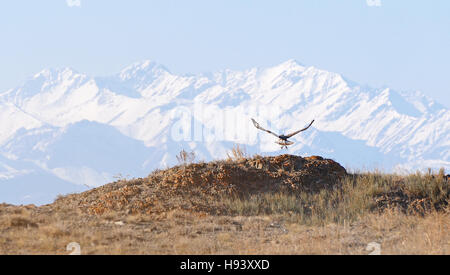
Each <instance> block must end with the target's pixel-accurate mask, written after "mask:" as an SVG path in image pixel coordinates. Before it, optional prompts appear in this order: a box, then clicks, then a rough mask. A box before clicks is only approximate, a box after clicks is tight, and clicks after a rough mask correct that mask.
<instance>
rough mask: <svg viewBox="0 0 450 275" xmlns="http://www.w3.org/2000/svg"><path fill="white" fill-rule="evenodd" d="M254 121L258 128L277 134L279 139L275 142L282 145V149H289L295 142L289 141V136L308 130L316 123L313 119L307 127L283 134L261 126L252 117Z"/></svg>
mask: <svg viewBox="0 0 450 275" xmlns="http://www.w3.org/2000/svg"><path fill="white" fill-rule="evenodd" d="M252 122H253V125H255V127H256V128H257V129H259V130H263V131H265V132H267V133H269V134H272V135H274V136H276V137H277V138H278V141H276V142H275V143H277V144H279V145H281V149H283V148H286V149H287V148H288V146H289V145H292V144H294V142H292V141H289V140H288V138H291V137H293V136H295V135H296V134H298V133H300V132H303V131H306V130H308V128H309V127H311V125H312V124H313V123H314V119H313V121H311V123H310V124H309V125H308V126H307V127H306V128H303V129H301V130H298V131H295V132H293V133H291V134H288V135H284V134H283V135H277V134H275V133H274V132H271V131H269V130H266V129H264V128H263V127H261V126H259V123H258V122H256V121H255V120H254V119H253V118H252Z"/></svg>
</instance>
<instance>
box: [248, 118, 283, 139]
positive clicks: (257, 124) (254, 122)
mask: <svg viewBox="0 0 450 275" xmlns="http://www.w3.org/2000/svg"><path fill="white" fill-rule="evenodd" d="M252 122H253V125H255V127H256V128H257V129H259V130H263V131H265V132H267V133H269V134H272V135H274V136H276V137H279V136H278V135H277V134H275V133H273V132H271V131H269V130H266V129H264V128H263V127H261V126H259V123H258V122H256V121H255V120H254V119H253V118H252Z"/></svg>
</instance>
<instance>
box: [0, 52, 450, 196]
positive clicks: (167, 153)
mask: <svg viewBox="0 0 450 275" xmlns="http://www.w3.org/2000/svg"><path fill="white" fill-rule="evenodd" d="M250 117H254V118H255V119H257V120H258V121H259V122H260V123H261V124H262V125H264V126H265V127H270V128H271V129H272V130H274V131H275V132H280V133H281V132H283V131H291V130H295V129H296V128H299V127H302V126H303V125H305V124H306V123H307V122H309V121H311V120H312V119H316V122H315V124H314V125H313V127H312V128H311V129H310V130H308V131H310V132H307V133H304V134H302V135H299V136H298V137H295V141H296V144H295V145H294V146H292V147H291V149H289V153H292V154H298V155H304V154H320V155H324V156H325V157H329V158H339V159H337V161H339V162H341V163H343V164H344V165H348V166H349V167H351V168H354V169H362V168H366V169H373V168H379V169H382V170H385V171H396V172H399V171H400V172H402V171H403V172H407V171H409V172H411V171H414V170H416V169H425V168H427V167H426V166H431V168H434V169H438V168H440V167H444V168H445V169H447V170H448V169H450V142H449V141H450V111H449V110H448V109H447V108H445V107H444V106H442V105H440V104H439V103H437V102H435V101H433V100H432V99H430V98H429V97H427V96H426V95H424V94H422V93H421V92H419V91H415V92H404V91H395V90H392V89H390V88H370V87H364V86H361V85H358V84H357V83H355V82H349V80H347V79H346V78H345V77H343V76H342V75H340V74H338V73H333V72H328V71H325V70H321V69H317V68H315V67H313V66H305V65H302V64H301V63H300V62H298V61H296V60H292V59H291V60H288V61H286V62H283V63H281V64H278V65H276V66H273V67H269V68H250V69H247V70H244V71H232V70H222V71H219V72H212V73H205V74H195V75H176V74H173V73H171V72H170V71H169V70H168V69H167V68H165V67H164V66H163V65H160V64H158V63H156V62H153V61H150V60H145V61H142V62H136V63H133V64H131V65H130V66H127V67H126V68H124V69H123V70H121V71H120V72H118V73H117V74H114V75H112V76H105V77H92V76H88V75H86V74H83V73H78V72H77V71H75V70H73V69H70V68H60V69H46V70H43V71H41V72H40V73H38V74H35V75H34V76H33V77H31V78H30V79H29V80H28V81H26V82H25V83H24V84H22V85H20V86H18V87H17V88H14V89H10V90H7V91H6V92H3V93H0V118H2V121H6V122H7V123H6V124H5V125H4V126H3V127H2V134H0V155H1V156H3V157H6V158H10V157H11V156H12V155H14V154H13V153H12V152H13V151H14V150H15V147H17V148H19V147H18V146H19V143H18V137H19V136H20V135H19V136H18V133H19V131H22V133H21V135H27V134H28V135H33V130H36V129H39V128H42V127H44V128H45V127H54V131H59V129H64V128H65V127H70V125H84V126H83V127H88V128H89V127H91V126H92V125H96V127H98V129H101V128H102V127H103V126H107V127H111V129H116V130H117V131H118V133H120V134H121V135H123V140H128V139H130V140H136V141H139V142H142V144H143V147H142V150H141V151H142V152H145V153H146V154H148V157H147V158H146V159H143V158H144V157H143V156H141V155H139V158H140V159H141V161H142V162H143V163H146V164H147V165H144V166H145V167H146V169H148V171H147V173H149V172H150V170H151V169H155V168H160V167H167V166H170V165H174V164H176V158H175V156H176V155H177V153H178V152H179V151H181V150H182V149H185V150H193V151H195V152H196V153H197V155H198V156H199V157H200V158H203V159H204V160H205V161H206V160H212V159H218V158H223V157H225V156H226V153H227V150H230V148H231V147H230V146H232V145H233V144H234V143H239V144H243V145H246V146H247V148H248V151H249V153H251V154H253V153H264V154H269V155H270V154H274V153H276V152H279V147H278V145H276V144H274V140H273V139H272V137H271V136H266V135H264V134H263V133H258V132H257V130H256V129H254V128H253V127H252V125H251V124H250V123H249V118H250ZM83 121H88V122H91V123H94V124H89V123H88V124H89V126H87V125H88V124H83ZM80 123H81V124H80ZM20 129H22V130H20ZM89 129H91V131H93V132H96V130H95V127H94V128H89ZM81 130H83V129H81ZM81 130H80V131H81ZM177 131H178V133H177ZM84 133H85V134H84V135H85V136H84V137H82V138H81V139H82V140H85V141H86V144H89V142H88V140H89V131H85V132H84ZM40 138H41V139H40ZM40 138H37V139H36V140H34V141H29V142H28V143H27V144H25V145H24V144H21V145H20V146H22V147H24V148H25V149H24V151H25V152H33V150H34V149H33V148H37V147H36V146H38V143H46V142H47V143H48V142H51V138H49V137H40ZM102 138H103V139H105V140H107V139H108V137H107V136H103V137H102ZM119 139H122V138H119ZM31 140H33V139H31ZM315 144H320V146H316V145H315ZM62 146H64V144H63V145H62ZM86 146H87V145H86ZM89 146H91V147H89V148H86V151H87V152H90V153H91V154H92V155H91V156H89V155H86V158H92V159H95V156H96V154H99V153H100V152H96V148H95V147H96V146H93V145H89ZM115 146H117V147H118V148H116V149H117V150H118V151H121V152H126V148H122V147H120V143H118V144H116V145H115ZM145 148H147V149H148V150H147V149H145ZM354 148H358V150H359V151H363V152H361V154H359V153H358V150H356V151H355V150H354ZM346 152H347V154H346ZM76 153H77V152H75V151H70V150H68V152H67V154H68V155H73V154H76ZM50 157H51V156H50ZM18 158H19V160H20V161H36V160H33V159H29V158H27V159H21V158H20V157H18ZM118 158H120V156H118ZM361 160H364V161H361ZM40 161H41V162H43V163H44V164H45V163H47V160H45V158H44V159H42V158H41V159H40ZM0 162H1V159H0ZM123 162H124V163H126V160H125V159H124V160H123ZM362 162H364V163H362ZM1 164H2V163H0V165H1ZM85 168H86V169H88V170H89V169H91V170H92V171H91V170H89V171H91V172H92V173H94V174H96V175H97V176H100V175H106V174H107V175H106V176H104V177H103V178H104V179H105V181H103V182H99V183H98V185H101V184H104V183H107V182H108V180H111V178H112V176H113V175H112V174H113V172H111V171H109V172H108V173H106V174H105V171H102V170H104V169H103V168H102V169H100V168H97V169H92V168H90V167H87V166H86V167H85V166H83V165H81V164H80V165H79V166H76V167H72V168H71V169H74V170H77V169H79V170H83V169H85ZM53 169H59V170H57V171H61V169H63V170H64V169H66V170H67V169H68V168H67V167H65V166H64V167H60V166H58V165H57V164H56V165H55V166H54V167H53ZM125 170H130V171H117V173H122V174H129V172H131V170H133V169H131V168H129V167H128V168H127V169H125ZM0 173H1V172H0ZM51 173H52V172H51ZM53 173H54V174H55V172H53ZM55 175H56V176H57V177H59V178H61V174H59V176H58V173H56V174H55ZM132 176H145V175H144V174H139V175H132ZM0 178H1V177H0ZM79 184H86V183H85V182H81V183H79ZM90 185H91V186H92V184H90ZM1 200H2V198H1V196H0V201H1Z"/></svg>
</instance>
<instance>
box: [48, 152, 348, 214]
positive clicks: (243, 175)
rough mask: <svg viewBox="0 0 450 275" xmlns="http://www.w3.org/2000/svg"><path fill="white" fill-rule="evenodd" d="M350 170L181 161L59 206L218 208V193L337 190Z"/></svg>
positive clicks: (279, 160) (289, 162)
mask: <svg viewBox="0 0 450 275" xmlns="http://www.w3.org/2000/svg"><path fill="white" fill-rule="evenodd" d="M346 174H347V173H346V170H345V169H344V168H343V167H342V166H341V165H339V164H338V163H337V162H335V161H333V160H330V159H323V158H322V157H317V156H314V157H307V158H302V157H300V156H293V155H280V156H276V157H260V156H257V157H254V158H248V159H246V158H242V159H239V160H226V161H215V162H209V163H194V164H189V165H180V166H176V167H173V168H170V169H167V170H157V171H155V172H153V173H152V174H150V175H149V176H148V177H147V178H140V179H134V180H130V181H118V182H114V183H111V184H107V185H105V186H102V187H99V188H96V189H93V190H90V191H87V192H85V193H82V194H75V195H70V196H67V197H65V198H63V199H60V200H57V201H56V202H55V204H58V203H59V204H64V205H73V204H74V203H75V204H77V207H79V208H81V209H82V210H83V211H86V212H88V213H90V214H104V213H107V212H109V211H115V212H117V211H119V212H121V211H125V212H126V213H127V214H132V213H148V214H150V213H161V212H164V211H168V210H171V209H174V208H182V209H185V210H192V211H206V212H217V211H218V212H220V210H217V209H218V208H217V207H212V204H213V202H214V197H217V196H224V195H226V196H230V195H234V196H241V197H243V196H248V195H251V194H256V193H263V192H277V191H286V192H299V191H307V192H318V191H320V190H322V189H324V188H333V187H334V186H335V185H336V184H338V183H339V179H340V178H342V177H343V176H345V175H346Z"/></svg>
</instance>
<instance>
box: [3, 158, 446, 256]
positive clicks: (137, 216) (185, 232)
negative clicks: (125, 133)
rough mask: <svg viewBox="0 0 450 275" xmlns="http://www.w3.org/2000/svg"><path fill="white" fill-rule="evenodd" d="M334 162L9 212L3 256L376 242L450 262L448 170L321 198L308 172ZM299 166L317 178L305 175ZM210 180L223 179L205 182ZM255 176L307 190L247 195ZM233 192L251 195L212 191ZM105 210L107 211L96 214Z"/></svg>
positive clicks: (273, 163)
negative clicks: (73, 249) (73, 247)
mask: <svg viewBox="0 0 450 275" xmlns="http://www.w3.org/2000/svg"><path fill="white" fill-rule="evenodd" d="M237 156H239V155H237ZM287 160H289V161H291V160H292V162H289V161H287ZM258 161H260V162H258ZM280 161H281V162H280ZM325 161H326V160H322V159H321V158H317V157H316V158H311V159H303V160H296V159H291V158H290V157H286V158H281V159H280V158H270V159H269V158H268V159H261V158H255V159H251V160H247V159H245V158H244V159H237V160H234V161H231V162H230V161H226V162H216V163H203V164H191V165H182V167H178V168H177V167H175V168H173V169H169V170H167V171H156V172H155V173H154V174H152V175H150V176H149V177H148V178H146V179H134V180H130V181H125V180H121V181H118V182H116V183H112V184H109V185H106V186H103V187H101V188H97V189H94V190H90V191H88V192H85V193H82V194H72V195H68V196H61V197H60V198H58V200H56V201H55V203H53V204H51V205H46V206H42V207H34V206H10V205H0V254H69V253H70V252H69V251H67V250H66V247H67V245H68V244H69V243H71V242H78V243H79V244H80V246H81V253H82V254H368V253H369V251H367V250H366V248H367V245H368V244H369V243H371V242H377V243H379V244H380V246H381V253H382V254H450V233H449V232H450V206H449V204H448V203H449V200H450V187H449V183H448V181H447V180H445V179H444V177H443V176H442V175H441V174H443V171H442V173H441V174H432V173H426V174H420V173H417V174H414V175H409V176H399V175H387V174H382V173H378V172H376V173H364V174H349V175H346V176H344V177H341V178H339V179H338V180H337V181H336V182H334V183H333V184H331V185H330V184H326V183H324V182H322V181H319V182H321V183H320V184H322V186H323V188H322V189H317V188H306V187H308V186H306V187H305V186H304V185H305V184H306V183H308V182H306V181H305V180H306V179H310V178H313V179H314V178H315V179H318V178H321V176H320V175H319V174H313V175H315V176H313V177H312V176H311V175H312V174H308V173H309V172H311V171H313V170H314V169H318V170H317V171H322V170H321V169H322V168H323V167H328V168H329V167H334V166H321V165H323V162H325ZM248 163H256V164H255V165H256V166H255V167H253V166H246V165H247V164H248ZM258 163H263V164H264V165H262V166H261V167H259V164H258ZM286 163H288V164H292V165H291V166H289V165H283V164H286ZM298 163H302V165H303V166H302V167H306V166H307V167H309V168H308V169H312V170H307V172H308V173H306V172H305V174H301V173H300V172H299V171H303V170H301V169H302V168H301V167H297V166H296V165H297V164H298ZM294 164H295V165H294ZM227 165H228V166H229V165H231V166H230V167H228V166H227ZM232 165H236V166H237V165H240V166H241V168H239V169H237V168H236V167H235V168H232ZM252 165H253V164H252ZM294 166H295V167H294ZM227 167H228V168H227ZM282 167H284V170H280V168H282ZM320 167H322V168H320ZM294 168H295V169H294ZM328 168H327V169H328ZM215 169H217V170H215ZM299 169H300V170H299ZM294 170H295V171H294ZM208 171H213V172H214V173H213V174H211V175H210V177H203V178H202V175H209V174H207V172H208ZM258 171H260V172H258ZM324 171H325V172H326V171H328V170H324ZM181 172H182V173H183V174H179V173H181ZM216 172H217V173H216ZM219 172H220V173H221V172H223V175H222V174H220V173H219ZM325 172H324V173H325ZM215 173H216V174H215ZM242 173H244V174H242ZM252 173H254V174H253V176H255V175H257V173H264V175H265V174H268V175H272V174H273V176H274V177H269V178H268V179H270V180H267V178H265V177H262V178H261V180H267V181H265V184H266V185H267V184H275V183H280V182H284V181H286V184H294V185H293V186H297V185H295V182H294V181H292V182H290V181H289V179H290V178H291V176H298V175H304V177H303V176H300V177H299V179H298V180H299V182H301V183H302V184H303V185H298V186H300V187H301V188H300V187H298V186H297V187H298V188H293V189H285V188H281V189H280V188H262V187H264V185H257V186H259V187H258V188H260V189H245V188H246V186H247V185H246V183H245V181H246V176H249V175H252ZM299 173H300V174H299ZM302 173H303V172H302ZM227 175H228V176H230V175H233V176H236V177H238V178H237V179H238V180H239V181H242V182H241V183H240V182H239V181H237V180H236V181H234V180H232V179H230V178H227V177H224V176H227ZM318 175H319V176H318ZM247 178H251V177H247ZM255 179H257V177H255ZM322 179H324V180H326V179H328V178H327V177H323V178H322ZM176 180H178V183H176ZM220 180H222V181H220ZM228 181H229V182H228ZM312 183H314V182H312ZM312 183H311V184H312ZM175 184H178V186H177V187H176V188H175V187H174V186H175ZM224 184H225V185H226V184H230V185H239V184H241V187H239V188H243V189H239V188H238V189H236V190H241V191H240V192H231V193H226V192H219V191H220V190H222V189H220V188H219V189H214V188H212V187H211V186H213V187H214V186H216V185H217V186H222V185H224ZM314 184H316V185H317V184H318V183H317V182H316V183H314ZM306 185H307V184H306ZM252 186H253V184H252ZM261 186H262V187H261ZM244 187H245V188H244ZM214 190H215V191H214ZM224 190H228V189H226V188H225V189H224ZM248 190H250V191H251V192H250V191H248ZM257 190H260V192H257ZM213 191H214V192H213ZM109 200H110V201H109ZM96 203H104V204H105V205H104V206H105V207H106V208H105V210H104V211H101V212H98V213H95V212H91V211H89V209H90V208H89V207H88V206H94V205H97V204H96ZM109 203H111V205H109ZM131 206H132V207H131Z"/></svg>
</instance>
